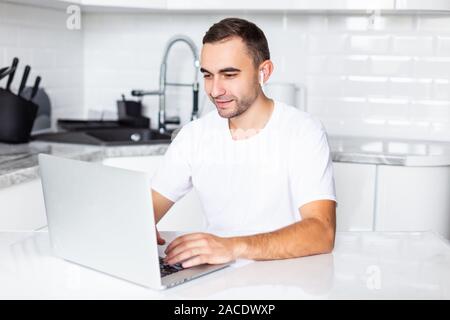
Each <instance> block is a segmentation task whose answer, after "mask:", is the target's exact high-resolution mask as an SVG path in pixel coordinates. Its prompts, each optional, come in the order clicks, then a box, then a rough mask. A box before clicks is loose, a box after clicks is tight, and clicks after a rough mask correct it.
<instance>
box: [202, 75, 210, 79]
mask: <svg viewBox="0 0 450 320" xmlns="http://www.w3.org/2000/svg"><path fill="white" fill-rule="evenodd" d="M203 78H205V79H208V78H211V75H210V74H204V75H203Z"/></svg>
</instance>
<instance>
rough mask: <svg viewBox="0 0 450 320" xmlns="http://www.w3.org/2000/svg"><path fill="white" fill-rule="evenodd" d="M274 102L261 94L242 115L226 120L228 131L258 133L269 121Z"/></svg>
mask: <svg viewBox="0 0 450 320" xmlns="http://www.w3.org/2000/svg"><path fill="white" fill-rule="evenodd" d="M273 108H274V102H273V101H272V100H271V99H269V98H267V97H266V96H264V94H261V95H260V96H259V97H258V98H257V99H256V100H255V101H254V102H253V104H252V105H251V106H250V108H248V109H247V110H246V111H245V112H244V113H242V114H240V115H239V116H237V117H234V118H230V119H228V126H229V128H230V130H232V131H233V130H237V129H240V130H244V131H255V132H258V131H259V130H261V129H262V128H264V127H265V125H266V123H267V122H268V121H269V119H270V117H271V115H272V110H273Z"/></svg>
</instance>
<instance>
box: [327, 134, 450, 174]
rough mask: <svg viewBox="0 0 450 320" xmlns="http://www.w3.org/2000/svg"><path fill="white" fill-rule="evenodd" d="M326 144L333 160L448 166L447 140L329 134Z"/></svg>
mask: <svg viewBox="0 0 450 320" xmlns="http://www.w3.org/2000/svg"><path fill="white" fill-rule="evenodd" d="M329 144H330V149H331V153H332V157H333V161H336V162H352V163H368V164H380V165H397V166H411V167H415V166H417V167H422V166H424V167H429V166H431V167H435V166H450V142H441V141H419V140H405V139H382V138H369V137H350V136H330V137H329Z"/></svg>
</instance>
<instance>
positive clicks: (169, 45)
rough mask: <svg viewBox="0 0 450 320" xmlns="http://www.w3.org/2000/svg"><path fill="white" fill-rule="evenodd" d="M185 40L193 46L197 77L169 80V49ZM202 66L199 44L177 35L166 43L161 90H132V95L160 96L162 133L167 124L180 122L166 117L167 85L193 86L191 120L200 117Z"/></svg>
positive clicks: (160, 75)
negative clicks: (189, 79) (182, 80)
mask: <svg viewBox="0 0 450 320" xmlns="http://www.w3.org/2000/svg"><path fill="white" fill-rule="evenodd" d="M178 41H181V42H185V43H186V44H187V45H188V46H189V48H191V50H192V53H193V55H194V69H195V78H194V82H193V83H173V82H167V77H166V75H167V58H168V56H169V51H170V49H171V48H172V46H173V45H174V44H175V43H176V42H178ZM199 67H200V62H199V59H198V53H197V46H196V45H195V43H194V41H192V39H191V38H189V37H187V36H184V35H175V36H173V37H172V38H170V39H169V41H168V42H167V44H166V48H165V50H164V56H163V59H162V62H161V67H160V69H159V90H154V91H144V90H133V91H131V95H133V96H135V97H143V96H147V95H158V96H159V112H158V130H159V132H160V133H166V132H167V128H166V124H168V123H175V124H180V119H179V117H176V118H175V119H172V120H168V119H166V87H167V86H178V87H192V92H193V106H192V114H191V120H195V119H197V118H198V89H199V83H198V80H197V79H198V69H199Z"/></svg>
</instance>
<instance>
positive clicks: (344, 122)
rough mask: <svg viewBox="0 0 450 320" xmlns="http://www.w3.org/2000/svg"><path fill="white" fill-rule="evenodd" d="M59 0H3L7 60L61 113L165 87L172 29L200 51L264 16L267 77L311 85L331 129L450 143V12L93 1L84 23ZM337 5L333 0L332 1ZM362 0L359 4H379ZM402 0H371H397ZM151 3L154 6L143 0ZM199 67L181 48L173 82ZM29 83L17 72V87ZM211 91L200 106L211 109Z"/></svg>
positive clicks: (90, 111)
mask: <svg viewBox="0 0 450 320" xmlns="http://www.w3.org/2000/svg"><path fill="white" fill-rule="evenodd" d="M11 2H17V3H11ZM20 2H30V4H29V5H25V4H21V3H20ZM58 2H60V1H47V2H46V1H8V2H1V3H0V63H1V65H2V66H6V65H9V64H10V62H11V61H12V59H13V57H15V56H18V57H20V59H21V62H22V63H21V67H19V70H18V73H19V74H21V70H22V69H23V66H24V65H25V64H30V65H32V67H33V70H32V74H31V75H33V73H34V74H40V75H42V78H43V80H42V86H44V87H45V88H46V89H47V91H48V93H49V96H50V98H51V101H52V107H53V120H55V119H57V118H89V117H90V118H95V117H100V116H101V114H102V113H103V116H104V117H114V115H115V112H116V100H117V99H119V98H120V94H121V93H125V94H127V95H128V94H129V92H130V90H131V89H132V88H158V81H159V67H160V63H161V59H162V54H163V49H164V47H165V45H166V42H167V40H168V39H169V38H170V37H171V36H173V35H174V34H180V33H182V34H185V35H187V36H189V37H190V38H192V39H193V40H194V41H195V43H196V45H197V46H198V48H199V49H200V48H201V39H202V37H203V35H204V33H205V32H206V30H207V29H208V28H209V26H211V25H212V24H213V23H215V22H217V21H219V20H220V19H222V18H224V17H228V16H238V17H242V18H246V19H249V20H251V21H254V22H255V23H256V24H257V25H259V26H260V27H261V28H262V30H264V32H265V34H266V36H267V38H268V41H269V46H270V50H271V55H272V59H273V61H274V63H275V71H274V73H273V76H272V77H271V79H270V80H269V82H268V83H276V82H288V83H295V84H296V85H297V86H298V87H300V88H303V86H304V87H306V88H307V98H306V99H305V100H306V101H307V104H306V105H302V106H300V107H301V108H304V109H306V110H307V111H308V112H310V113H312V114H314V115H316V116H318V117H319V118H320V120H321V121H322V122H323V124H324V125H325V127H326V129H327V130H328V133H329V134H345V135H357V136H361V135H362V136H377V137H383V136H384V137H401V138H417V139H428V140H442V141H450V15H449V11H447V12H445V11H436V12H431V13H430V10H408V11H406V12H396V11H395V10H389V11H387V12H386V13H385V12H383V10H381V11H378V10H373V11H371V10H367V12H365V10H363V9H359V10H350V9H349V10H344V8H341V9H339V10H338V9H336V10H331V9H328V10H320V11H318V10H301V9H295V7H294V6H293V8H292V10H290V9H289V7H288V6H286V8H285V10H280V8H276V7H275V4H274V5H273V6H274V7H273V10H270V8H269V9H267V10H262V9H261V8H260V6H261V5H262V6H264V3H263V4H261V3H260V2H256V1H244V2H242V1H240V2H239V1H219V2H220V5H219V4H217V5H216V6H214V5H213V4H211V3H209V2H210V1H203V2H202V1H191V2H190V1H175V2H174V3H175V4H177V6H175V9H173V10H171V9H166V7H167V1H164V0H160V1H87V2H88V3H94V4H95V3H96V2H98V3H101V4H102V5H103V4H104V6H102V7H100V8H99V7H95V6H86V7H82V10H83V11H82V14H81V29H80V30H69V29H68V28H67V27H66V20H67V19H68V18H69V14H68V13H66V10H65V9H66V8H67V5H64V6H62V7H60V8H58V5H59V4H58ZM108 2H109V3H111V4H116V5H114V6H108V5H107V3H108ZM168 2H169V3H172V1H168ZM194 2H195V3H196V4H197V5H196V6H194V5H193V3H194ZM301 2H305V3H309V2H313V1H299V3H301ZM332 2H333V1H322V3H324V9H326V6H325V4H326V3H330V4H331V3H332ZM335 2H337V1H335ZM344 2H345V1H344ZM351 2H352V1H349V3H351ZM353 2H355V3H356V5H358V1H353ZM359 2H361V3H360V4H359V5H358V7H361V6H362V5H363V3H367V4H368V3H369V1H359ZM391 2H392V3H393V2H394V1H378V2H377V1H375V2H373V1H372V2H370V3H372V6H374V4H375V6H376V4H377V3H379V4H380V5H382V4H385V6H386V7H387V6H388V5H389V4H390V3H391ZM397 2H398V1H397ZM41 3H42V4H41ZM128 3H130V4H129V5H128ZM147 3H148V6H149V7H152V6H153V8H154V9H151V8H150V9H141V8H139V6H138V5H139V4H141V7H144V8H145V6H146V4H147ZM267 3H268V4H267V6H269V2H267ZM278 3H279V2H277V5H278ZM282 3H283V2H281V4H282ZM314 3H317V2H314ZM318 3H319V4H320V1H319V2H318ZM418 3H423V5H424V6H426V7H430V4H428V3H427V4H425V3H424V2H423V1H419V2H418ZM431 3H433V2H431ZM319 4H317V5H316V6H319ZM52 5H53V6H52ZM47 6H52V7H47ZM203 6H209V10H207V9H201V8H202V7H203ZM55 7H56V8H55ZM133 7H134V8H133ZM136 7H138V8H136ZM241 7H243V9H242V10H240V9H239V8H241ZM246 7H248V8H246ZM426 7H425V9H426ZM236 8H237V9H236ZM281 8H282V6H281ZM238 9H239V10H238ZM261 11H264V12H261ZM422 11H423V13H422ZM192 70H193V68H192V56H191V53H190V51H189V48H188V47H187V46H183V45H176V46H174V48H173V50H172V51H171V55H170V57H169V62H168V79H171V80H173V81H179V82H188V81H191V79H192V76H193V71H192ZM30 77H31V76H30ZM19 81H20V77H18V76H16V77H15V81H14V83H13V87H14V86H16V87H18V85H19ZM200 90H201V91H200V103H199V107H200V109H201V111H205V110H206V109H208V110H210V109H211V108H212V106H211V104H210V102H209V101H207V99H205V96H204V94H203V88H202V86H200ZM299 95H300V94H299ZM184 101H191V91H190V90H187V89H186V88H170V89H169V90H168V97H167V113H168V114H171V113H175V114H177V113H178V112H179V113H180V115H181V119H182V122H184V123H185V122H187V121H189V115H190V111H191V110H190V104H189V107H188V105H186V103H184ZM297 101H299V102H301V101H303V99H301V98H299V99H297ZM144 105H145V112H146V113H147V114H148V115H149V116H150V117H152V118H154V119H156V115H157V108H158V97H157V96H152V97H147V98H145V101H144ZM154 124H155V125H156V122H155V121H154Z"/></svg>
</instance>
